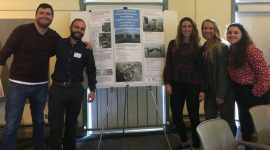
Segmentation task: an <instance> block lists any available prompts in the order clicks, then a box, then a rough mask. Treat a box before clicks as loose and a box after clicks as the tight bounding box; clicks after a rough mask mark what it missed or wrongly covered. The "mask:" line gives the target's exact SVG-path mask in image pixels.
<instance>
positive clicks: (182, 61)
mask: <svg viewBox="0 0 270 150" xmlns="http://www.w3.org/2000/svg"><path fill="white" fill-rule="evenodd" d="M174 43H175V40H172V41H171V42H170V43H169V46H168V50H167V57H166V64H165V67H164V72H163V78H164V83H165V84H170V82H171V81H172V80H174V81H177V82H180V83H190V84H198V85H199V86H200V87H201V92H205V79H204V71H203V64H202V61H203V60H202V52H199V54H198V58H192V57H191V56H190V49H189V48H190V44H188V43H185V44H184V48H183V49H182V50H181V52H182V56H181V57H180V58H175V57H173V53H174V51H175V45H174ZM198 47H199V45H198Z"/></svg>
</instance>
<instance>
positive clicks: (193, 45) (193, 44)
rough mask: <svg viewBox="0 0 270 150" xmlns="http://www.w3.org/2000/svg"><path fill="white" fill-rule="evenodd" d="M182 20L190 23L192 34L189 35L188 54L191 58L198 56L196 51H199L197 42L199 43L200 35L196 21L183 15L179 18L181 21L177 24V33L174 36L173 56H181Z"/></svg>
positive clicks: (182, 44)
mask: <svg viewBox="0 0 270 150" xmlns="http://www.w3.org/2000/svg"><path fill="white" fill-rule="evenodd" d="M184 21H189V22H190V23H191V25H192V34H191V35H190V56H191V57H192V58H197V57H198V52H199V43H200V40H201V39H200V36H199V32H198V29H197V25H196V23H195V22H194V21H193V20H192V19H191V18H189V17H185V18H183V19H181V21H180V22H179V24H178V27H177V35H176V38H175V53H174V56H175V57H179V56H182V54H181V51H182V48H183V47H184V43H183V33H182V23H183V22H184Z"/></svg>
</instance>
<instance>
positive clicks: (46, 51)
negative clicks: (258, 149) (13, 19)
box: [0, 3, 61, 150]
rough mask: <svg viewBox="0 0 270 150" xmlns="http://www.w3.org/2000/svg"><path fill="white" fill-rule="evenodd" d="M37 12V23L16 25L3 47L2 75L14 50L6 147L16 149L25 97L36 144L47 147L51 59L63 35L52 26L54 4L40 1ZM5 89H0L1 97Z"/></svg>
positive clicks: (40, 148)
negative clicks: (45, 130)
mask: <svg viewBox="0 0 270 150" xmlns="http://www.w3.org/2000/svg"><path fill="white" fill-rule="evenodd" d="M35 16H36V22H35V23H30V24H24V25H20V26H18V27H17V28H15V29H14V30H13V32H12V33H11V35H10V36H9V38H8V39H7V41H6V43H5V45H4V47H3V49H2V50H1V51H0V78H1V74H2V71H3V68H4V66H5V64H6V60H7V59H8V57H10V56H11V55H12V54H13V56H14V58H13V61H12V64H11V67H10V74H9V85H8V91H7V100H6V106H5V111H6V114H5V120H6V126H5V129H4V131H3V140H2V149H3V150H15V149H16V143H17V131H18V128H19V125H20V123H21V119H22V115H23V110H24V105H25V102H26V99H28V100H29V103H30V109H31V115H32V122H33V144H34V148H35V150H44V149H45V143H44V139H45V133H44V124H45V123H44V114H43V111H44V108H45V105H46V100H47V91H48V68H49V59H50V56H51V54H52V50H53V46H54V44H55V42H56V41H57V40H58V39H59V38H61V37H60V35H59V34H58V33H57V32H56V31H54V30H52V29H50V28H49V25H50V24H51V23H52V20H53V8H52V6H51V5H49V4H46V3H42V4H40V5H39V6H38V8H37V10H36V15H35ZM2 91H3V90H2V89H0V97H1V95H2Z"/></svg>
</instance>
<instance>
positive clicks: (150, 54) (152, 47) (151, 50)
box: [144, 43, 165, 58]
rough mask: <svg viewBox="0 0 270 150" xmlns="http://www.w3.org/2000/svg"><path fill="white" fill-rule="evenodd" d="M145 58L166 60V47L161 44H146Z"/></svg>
mask: <svg viewBox="0 0 270 150" xmlns="http://www.w3.org/2000/svg"><path fill="white" fill-rule="evenodd" d="M144 57H145V58H165V47H164V45H159V44H157V45H156V44H152V43H151V44H145V45H144Z"/></svg>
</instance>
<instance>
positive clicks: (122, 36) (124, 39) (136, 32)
mask: <svg viewBox="0 0 270 150" xmlns="http://www.w3.org/2000/svg"><path fill="white" fill-rule="evenodd" d="M115 43H116V44H117V43H140V29H115Z"/></svg>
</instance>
